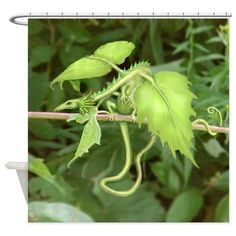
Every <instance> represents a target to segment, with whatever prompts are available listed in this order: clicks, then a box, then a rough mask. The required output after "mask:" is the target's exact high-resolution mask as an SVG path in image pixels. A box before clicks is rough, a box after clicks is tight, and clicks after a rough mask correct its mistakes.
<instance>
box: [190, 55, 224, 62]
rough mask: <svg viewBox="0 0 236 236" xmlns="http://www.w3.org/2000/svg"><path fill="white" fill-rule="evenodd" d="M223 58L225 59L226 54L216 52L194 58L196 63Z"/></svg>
mask: <svg viewBox="0 0 236 236" xmlns="http://www.w3.org/2000/svg"><path fill="white" fill-rule="evenodd" d="M223 59H225V56H223V55H221V54H217V53H215V54H209V55H205V56H199V57H197V58H195V59H194V63H202V62H206V61H212V60H223Z"/></svg>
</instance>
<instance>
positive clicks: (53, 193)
mask: <svg viewBox="0 0 236 236" xmlns="http://www.w3.org/2000/svg"><path fill="white" fill-rule="evenodd" d="M28 33H29V35H28V36H29V83H28V98H29V100H28V107H29V108H28V109H29V111H53V109H54V108H55V107H56V106H58V105H59V104H61V103H63V102H64V101H66V100H68V99H70V98H75V97H79V96H80V93H79V92H77V91H75V90H74V89H73V88H72V87H71V85H70V83H65V84H64V90H60V89H59V87H56V86H55V88H54V90H52V89H50V88H49V84H50V81H52V80H53V79H54V78H55V77H56V76H57V75H58V74H60V73H61V72H62V71H63V70H64V69H66V67H67V66H68V65H70V64H71V63H72V62H74V61H76V60H78V59H80V58H81V57H83V56H86V55H89V54H92V53H93V51H94V50H95V49H96V48H97V47H99V46H100V45H102V44H104V43H107V42H111V41H116V40H127V41H131V42H133V43H134V44H135V45H136V48H135V50H134V52H133V53H132V55H131V56H130V57H129V58H128V59H127V60H126V62H125V63H124V64H123V65H122V67H126V68H128V67H129V66H130V65H131V64H132V63H134V62H135V61H138V60H147V61H149V62H150V63H151V65H152V69H153V71H154V72H157V71H161V70H173V71H176V72H180V73H183V74H185V75H186V76H187V77H188V78H189V80H190V81H191V83H192V86H191V90H192V91H193V92H194V93H195V94H196V95H197V97H198V99H197V100H194V102H193V107H194V109H195V111H196V112H197V117H198V118H204V119H206V120H207V121H208V122H209V123H210V124H213V125H218V123H217V120H216V119H214V117H213V118H212V117H210V116H209V115H208V114H207V111H206V109H207V107H208V106H215V107H217V108H218V109H219V110H220V111H221V112H222V115H223V126H226V127H228V126H229V78H228V75H229V68H228V65H229V25H228V22H227V20H224V19H219V20H216V19H195V20H194V19H179V20H177V19H171V20H164V19H162V20H153V19H144V20H141V19H132V20H128V19H108V20H101V19H99V20H98V19H87V20H81V19H79V20H76V19H75V20H68V19H67V20H32V19H30V20H29V32H28ZM114 75H115V74H113V73H110V74H108V75H107V76H104V77H103V78H96V79H89V80H85V81H83V83H82V89H81V92H82V93H83V92H85V91H88V90H90V91H99V90H100V89H101V88H103V87H104V86H105V85H106V82H107V81H109V80H111V79H112V78H113V76H114ZM173 88H174V85H173ZM100 125H101V130H102V139H101V145H100V146H94V147H92V148H91V150H90V152H89V153H88V154H86V155H85V156H84V157H83V158H81V159H80V160H77V161H76V162H75V163H73V165H72V166H71V167H70V168H69V169H68V168H67V163H68V162H69V161H70V160H71V158H72V157H73V154H74V152H75V150H76V147H77V145H78V142H79V140H80V136H81V131H82V129H83V126H82V125H78V124H76V123H74V122H70V123H66V122H65V121H49V120H29V126H28V129H29V136H28V137H29V142H28V147H29V170H30V172H29V186H28V187H29V190H28V191H29V221H76V222H81V221H104V222H110V221H118V222H130V221H131V222H137V221H138V222H163V221H172V222H173V221H174V222H212V221H213V222H214V221H216V222H219V221H220V222H221V221H223V222H225V221H228V208H229V196H228V192H229V171H228V169H229V151H228V145H229V136H228V135H226V134H218V135H217V136H216V137H212V136H210V135H209V134H208V133H207V132H203V131H194V135H195V138H194V143H195V147H196V151H195V153H194V157H195V160H196V161H197V163H198V165H199V166H200V169H197V168H195V167H193V166H192V164H191V163H190V162H189V161H188V160H187V159H186V158H183V157H182V156H181V155H178V158H177V160H175V159H174V158H173V156H172V155H171V153H170V151H169V149H168V148H167V147H166V146H165V147H162V146H161V144H160V143H157V144H156V145H155V146H154V147H153V148H152V149H151V151H150V152H149V153H148V155H146V156H145V157H144V161H143V165H142V168H143V173H144V178H143V182H142V186H141V187H140V189H139V190H138V191H137V192H136V193H135V194H133V195H132V196H130V197H127V198H119V197H115V196H111V195H109V194H107V193H104V192H103V191H102V190H100V189H99V187H98V181H99V180H100V179H101V178H102V177H104V176H110V175H113V174H116V173H118V172H119V170H120V169H121V168H122V166H123V163H124V155H125V153H124V147H123V141H122V137H121V134H120V130H119V126H118V125H117V124H116V123H115V122H111V123H108V122H100ZM129 126H130V135H131V142H132V147H133V149H134V153H135V152H137V151H138V150H140V149H141V148H142V147H143V146H144V145H145V144H146V143H147V142H148V139H149V135H148V133H147V131H146V129H145V127H142V128H141V130H140V129H138V127H137V126H136V125H134V124H130V125H129ZM111 130H112V132H111ZM135 176H136V172H135V168H131V170H130V173H129V175H128V176H127V177H126V178H125V179H124V180H122V181H120V182H119V183H118V184H114V186H115V187H114V188H121V189H127V187H128V186H130V185H132V182H133V179H134V178H135Z"/></svg>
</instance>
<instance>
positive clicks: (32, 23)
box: [28, 19, 43, 36]
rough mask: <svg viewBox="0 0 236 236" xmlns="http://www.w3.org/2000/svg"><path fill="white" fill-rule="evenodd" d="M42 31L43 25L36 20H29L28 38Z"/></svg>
mask: <svg viewBox="0 0 236 236" xmlns="http://www.w3.org/2000/svg"><path fill="white" fill-rule="evenodd" d="M42 30H43V23H42V22H41V21H39V20H36V19H29V21H28V34H29V36H31V35H35V34H38V33H40V32H41V31H42Z"/></svg>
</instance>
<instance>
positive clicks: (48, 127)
mask: <svg viewBox="0 0 236 236" xmlns="http://www.w3.org/2000/svg"><path fill="white" fill-rule="evenodd" d="M28 124H29V131H30V133H31V134H33V135H34V136H36V137H38V138H41V139H46V140H52V139H55V138H57V135H58V133H59V130H58V129H57V128H55V127H54V125H53V123H52V122H50V121H48V120H36V119H31V120H29V123H28Z"/></svg>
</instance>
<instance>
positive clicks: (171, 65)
mask: <svg viewBox="0 0 236 236" xmlns="http://www.w3.org/2000/svg"><path fill="white" fill-rule="evenodd" d="M183 61H184V59H179V60H176V61H171V62H168V63H165V64H160V65H156V66H152V72H153V73H157V72H160V71H167V70H168V71H175V72H183V71H184V70H185V68H184V67H182V66H181V64H182V63H183Z"/></svg>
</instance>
